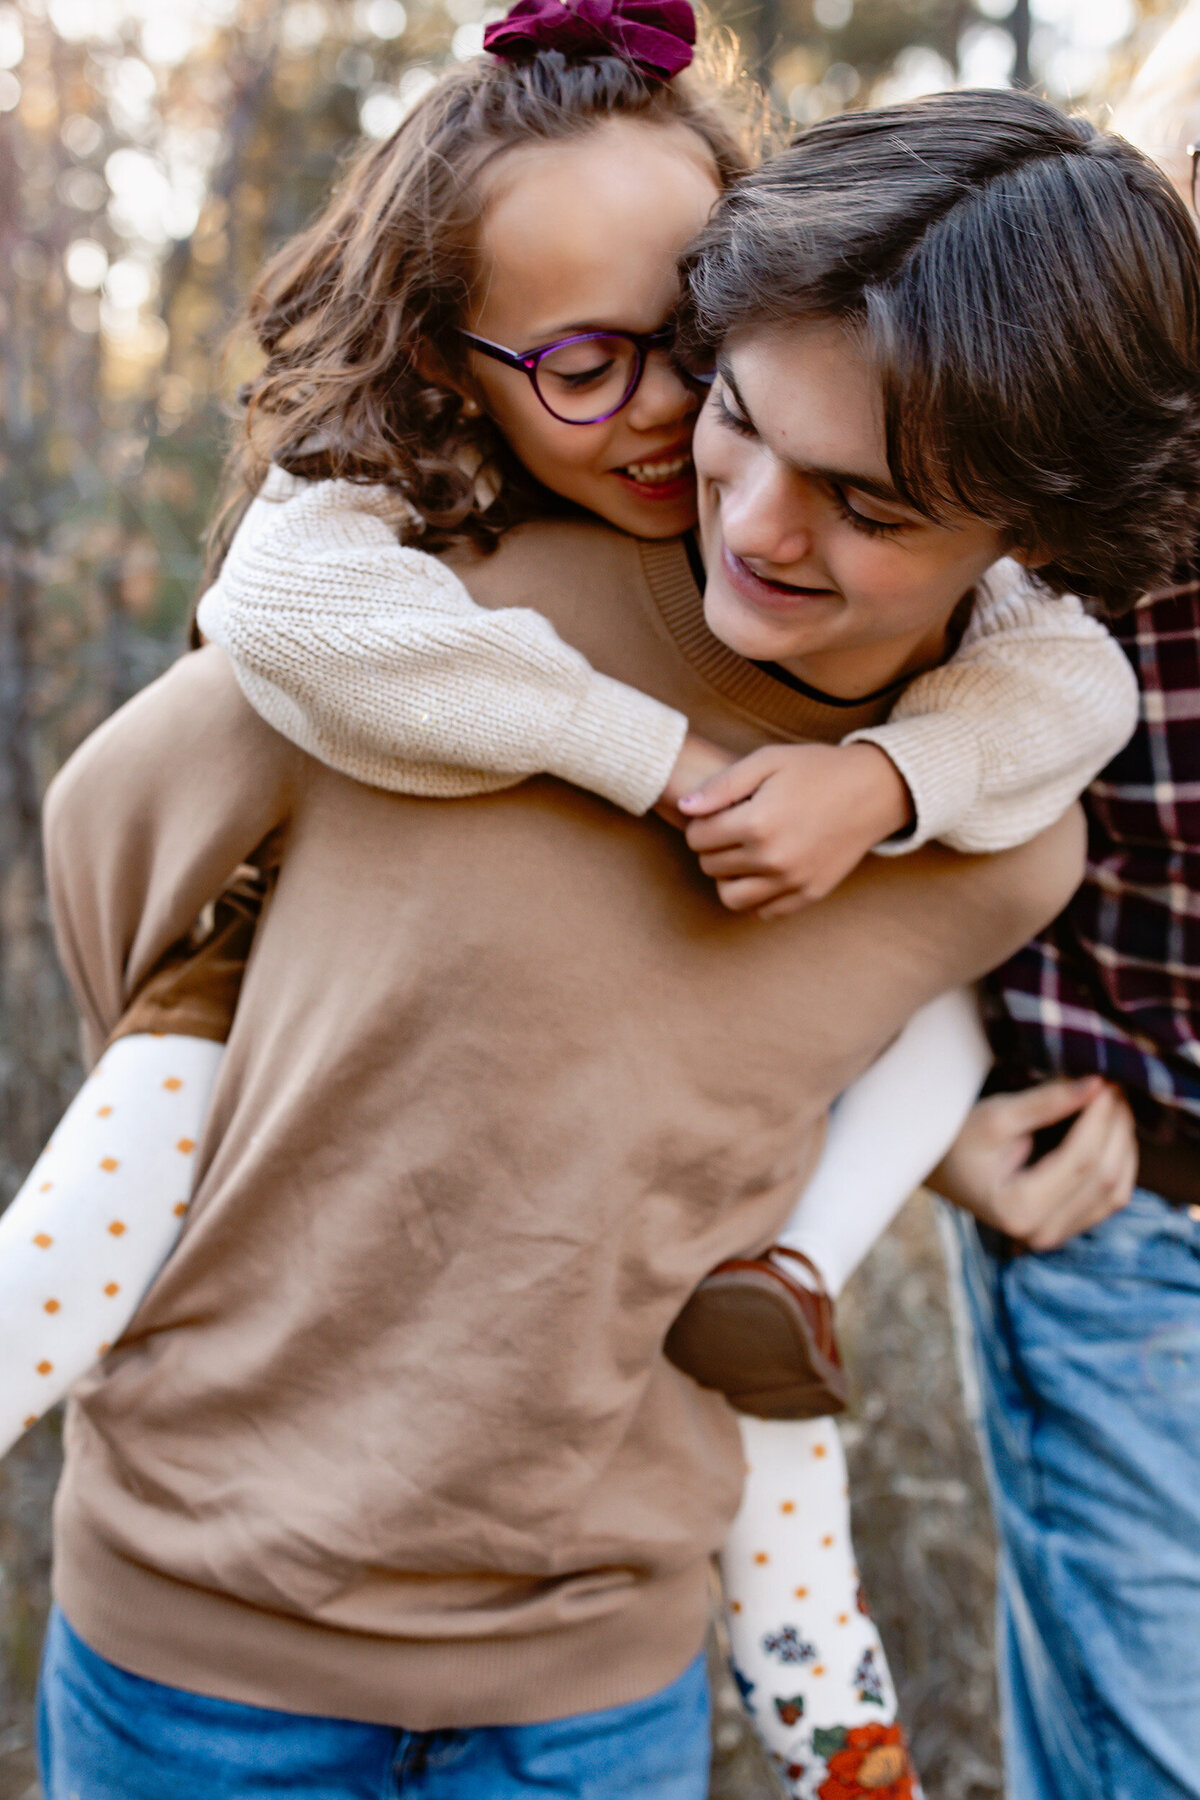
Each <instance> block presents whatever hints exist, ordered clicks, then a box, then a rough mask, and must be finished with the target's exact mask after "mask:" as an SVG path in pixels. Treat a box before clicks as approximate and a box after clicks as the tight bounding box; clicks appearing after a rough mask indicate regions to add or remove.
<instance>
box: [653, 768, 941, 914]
mask: <svg viewBox="0 0 1200 1800" xmlns="http://www.w3.org/2000/svg"><path fill="white" fill-rule="evenodd" d="M659 810H660V811H661V812H662V813H663V814H664V816H665V817H667V818H671V819H673V820H674V822H675V823H676V824H681V825H682V826H683V830H684V835H685V836H686V838H687V841H688V845H689V847H690V848H691V849H692V850H694V851H695V852H696V854H697V856H698V858H699V861H700V867H701V868H702V869H703V871H704V873H705V874H706V875H709V876H711V877H712V879H713V880H714V881H715V882H716V885H717V893H718V895H719V896H720V899H721V902H722V904H723V905H725V906H727V907H728V908H729V910H730V911H731V912H757V914H758V916H759V918H761V919H778V918H782V917H783V916H784V915H785V914H787V913H792V912H795V911H797V910H798V908H800V907H802V906H806V905H808V904H809V903H810V902H811V901H813V900H822V899H824V897H825V896H826V894H829V893H832V891H833V889H834V888H835V887H837V885H838V883H839V882H840V881H843V880H844V879H845V878H846V876H847V875H849V873H850V872H851V870H852V869H854V868H856V867H857V865H858V864H859V863H860V862H861V861H862V859H863V857H864V856H865V855H866V854H867V852H868V851H869V850H871V849H873V848H874V846H875V845H876V844H878V843H881V842H882V841H883V839H884V838H888V837H891V836H893V835H894V833H896V832H898V831H901V830H903V829H904V827H905V826H906V825H908V824H909V823H911V820H912V801H911V799H910V797H909V792H908V788H907V787H906V785H905V783H904V780H903V777H902V776H901V775H900V774H899V772H898V770H897V769H896V767H895V764H894V763H893V762H892V761H891V759H890V758H889V757H888V756H886V755H885V754H884V752H883V751H882V750H879V749H877V748H876V747H875V745H874V744H846V745H831V744H771V745H768V746H767V747H766V748H765V749H762V750H755V751H753V752H752V753H751V754H750V755H749V756H744V757H742V758H741V760H740V761H738V762H730V760H729V758H728V755H727V754H726V753H725V752H723V751H720V750H718V749H717V748H716V747H715V746H714V745H711V744H708V743H707V742H705V741H704V740H703V739H698V738H693V737H689V738H688V740H687V741H686V743H685V745H684V748H683V751H682V753H681V755H680V758H679V761H678V762H677V763H676V765H675V770H674V772H673V774H672V777H671V781H670V783H669V784H668V787H667V790H666V792H665V793H664V795H663V798H662V801H660V803H659Z"/></svg>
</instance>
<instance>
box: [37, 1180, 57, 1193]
mask: <svg viewBox="0 0 1200 1800" xmlns="http://www.w3.org/2000/svg"><path fill="white" fill-rule="evenodd" d="M53 1186H54V1183H53V1182H52V1181H43V1183H42V1185H41V1187H40V1188H39V1189H38V1193H39V1194H48V1193H49V1192H50V1189H51V1188H52V1187H53Z"/></svg>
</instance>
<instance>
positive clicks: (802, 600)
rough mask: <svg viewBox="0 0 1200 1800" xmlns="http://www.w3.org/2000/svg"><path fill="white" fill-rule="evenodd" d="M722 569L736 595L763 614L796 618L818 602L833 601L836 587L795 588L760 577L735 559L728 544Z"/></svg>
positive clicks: (722, 560) (742, 562) (724, 548)
mask: <svg viewBox="0 0 1200 1800" xmlns="http://www.w3.org/2000/svg"><path fill="white" fill-rule="evenodd" d="M721 569H722V573H723V574H724V576H725V579H726V581H728V583H729V585H730V587H731V588H732V589H733V591H734V593H735V594H737V595H739V596H740V598H741V599H743V600H747V601H749V603H750V605H751V606H753V607H756V608H757V609H758V610H759V611H760V612H770V613H781V614H787V615H793V614H795V613H798V612H804V611H805V610H806V609H807V608H808V607H809V606H811V605H812V603H813V601H814V600H829V599H832V598H833V589H832V588H803V587H793V586H791V585H790V584H788V583H785V582H775V581H767V580H765V579H764V578H763V577H762V576H761V575H756V574H755V572H754V570H753V569H752V568H751V567H750V565H749V563H748V562H745V561H743V559H742V558H741V557H740V556H735V555H734V553H733V551H732V550H731V549H730V548H729V546H728V544H722V546H721Z"/></svg>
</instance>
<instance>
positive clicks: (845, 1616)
mask: <svg viewBox="0 0 1200 1800" xmlns="http://www.w3.org/2000/svg"><path fill="white" fill-rule="evenodd" d="M849 1623H850V1614H849V1613H839V1614H838V1624H839V1625H848V1624H849Z"/></svg>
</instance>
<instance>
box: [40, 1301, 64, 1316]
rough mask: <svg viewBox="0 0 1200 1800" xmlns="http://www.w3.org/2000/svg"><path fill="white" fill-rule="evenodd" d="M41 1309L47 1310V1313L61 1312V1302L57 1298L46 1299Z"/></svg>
mask: <svg viewBox="0 0 1200 1800" xmlns="http://www.w3.org/2000/svg"><path fill="white" fill-rule="evenodd" d="M42 1311H43V1312H48V1313H56V1312H61V1311H62V1302H61V1301H59V1300H47V1302H46V1304H45V1306H44V1307H43V1308H42Z"/></svg>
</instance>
